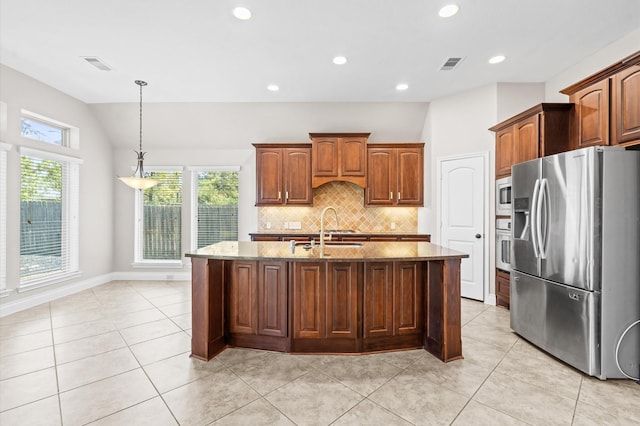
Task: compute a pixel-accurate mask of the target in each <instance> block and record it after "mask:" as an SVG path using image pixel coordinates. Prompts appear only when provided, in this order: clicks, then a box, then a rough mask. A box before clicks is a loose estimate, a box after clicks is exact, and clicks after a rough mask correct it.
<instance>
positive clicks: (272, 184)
mask: <svg viewBox="0 0 640 426" xmlns="http://www.w3.org/2000/svg"><path fill="white" fill-rule="evenodd" d="M256 178H257V180H256V205H264V204H282V193H283V191H284V188H283V184H282V149H280V148H258V149H256Z"/></svg>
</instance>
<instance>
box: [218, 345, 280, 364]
mask: <svg viewBox="0 0 640 426" xmlns="http://www.w3.org/2000/svg"><path fill="white" fill-rule="evenodd" d="M267 354H268V352H266V351H259V350H256V349H244V348H227V349H225V350H224V351H222V352H221V353H220V354H218V355H216V360H217V361H220V362H221V363H223V364H224V365H226V366H227V367H233V366H234V365H237V364H242V363H244V362H246V361H247V360H249V359H251V358H254V357H264V356H267Z"/></svg>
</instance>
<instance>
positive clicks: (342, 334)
mask: <svg viewBox="0 0 640 426" xmlns="http://www.w3.org/2000/svg"><path fill="white" fill-rule="evenodd" d="M327 268H328V272H327V287H326V290H327V297H326V303H327V306H326V309H327V311H326V312H327V318H326V331H327V336H326V337H327V338H351V339H355V338H356V337H357V336H358V281H359V276H360V274H358V268H359V265H358V264H357V263H333V262H331V263H328V264H327Z"/></svg>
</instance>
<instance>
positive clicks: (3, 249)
mask: <svg viewBox="0 0 640 426" xmlns="http://www.w3.org/2000/svg"><path fill="white" fill-rule="evenodd" d="M11 148H12V145H11V144H8V143H5V142H0V297H5V296H8V295H9V294H11V292H12V290H9V289H7V180H8V175H7V173H8V172H7V153H8V152H9V151H11Z"/></svg>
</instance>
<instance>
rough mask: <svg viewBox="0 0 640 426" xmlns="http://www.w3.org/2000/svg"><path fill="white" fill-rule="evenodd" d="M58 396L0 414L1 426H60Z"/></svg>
mask: <svg viewBox="0 0 640 426" xmlns="http://www.w3.org/2000/svg"><path fill="white" fill-rule="evenodd" d="M61 424H62V422H61V420H60V406H59V404H58V395H54V396H50V397H48V398H45V399H41V400H39V401H36V402H32V403H30V404H26V405H22V406H20V407H17V408H14V409H12V410H8V411H3V412H2V413H0V425H2V426H57V425H61Z"/></svg>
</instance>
